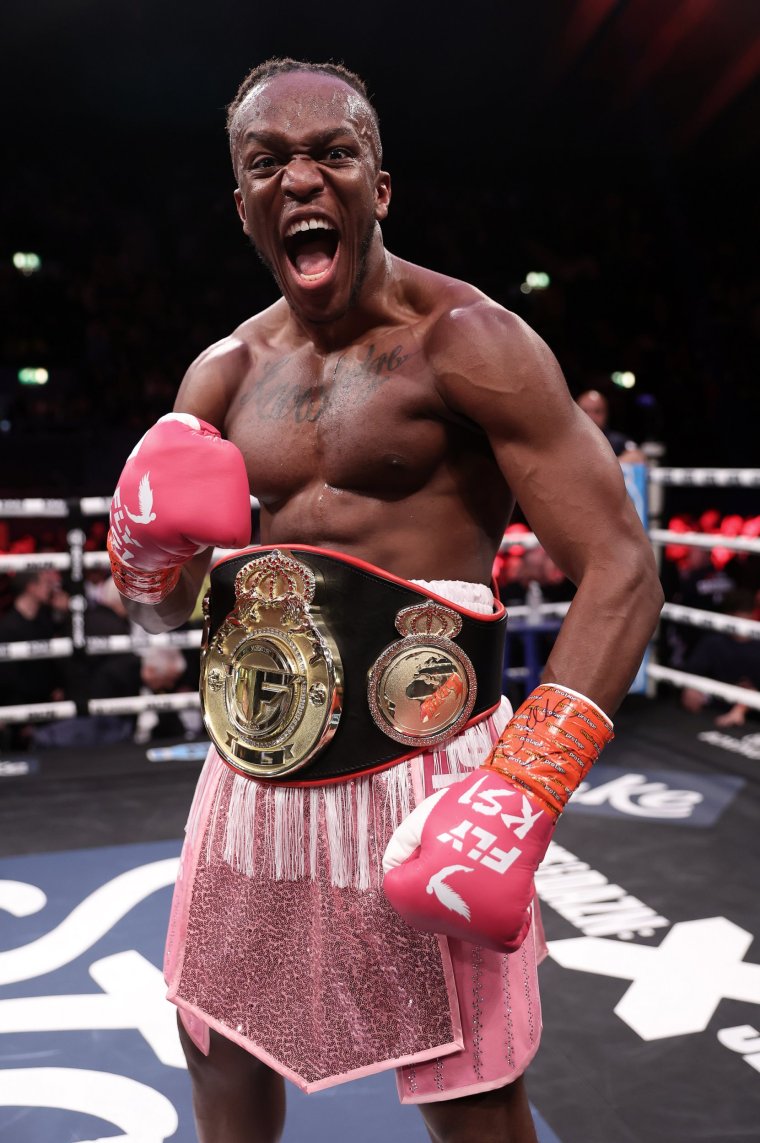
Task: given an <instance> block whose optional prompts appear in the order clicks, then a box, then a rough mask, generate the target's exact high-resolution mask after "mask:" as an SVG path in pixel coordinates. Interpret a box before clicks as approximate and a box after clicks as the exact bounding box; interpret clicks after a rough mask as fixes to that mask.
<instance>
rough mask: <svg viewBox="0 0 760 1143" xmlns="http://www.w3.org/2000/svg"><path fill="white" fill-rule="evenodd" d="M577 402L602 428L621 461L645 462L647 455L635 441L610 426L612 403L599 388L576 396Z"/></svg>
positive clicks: (598, 426)
mask: <svg viewBox="0 0 760 1143" xmlns="http://www.w3.org/2000/svg"><path fill="white" fill-rule="evenodd" d="M575 403H576V405H577V406H578V408H580V409H582V410H583V412H584V413H585V414H586V416H587V417H590V418H591V420H592V421H593V422H594V424H595V425H596V426H597V428H599V429H601V431H602V432H603V433H604V435H605V437H606V438H607V440H608V441H609V443H610V445H611V446H612V451H613V452H614V454H615V456H616V457H617V458H618V460H619V461H620V462H621V463H624V462H625V463H627V464H644V463H645V462H646V457H645V456H644V453H643V452H642V451H641V449H640V448H639V446H638V445H637V444H636V442H635V441H631V440H628V438H627V437H626V435H625V433H620V432H618V431H617V429H611V428H609V427H608V421H609V416H610V404H609V401H608V400H607V398H606V397H605V396H604V394H603V393H600V392H599V390H598V389H587V390H586V391H585V392H584V393H581V394H580V396H579V397H576V399H575Z"/></svg>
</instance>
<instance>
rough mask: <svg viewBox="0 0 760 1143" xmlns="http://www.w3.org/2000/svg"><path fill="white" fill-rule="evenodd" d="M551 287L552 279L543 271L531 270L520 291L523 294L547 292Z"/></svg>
mask: <svg viewBox="0 0 760 1143" xmlns="http://www.w3.org/2000/svg"><path fill="white" fill-rule="evenodd" d="M550 285H551V278H550V277H549V275H548V274H546V273H544V271H543V270H530V271H529V272H528V273H527V274H526V275H525V281H524V282H523V283H522V284H521V285H520V291H521V293H523V294H530V293H532V292H533V290H546V289H548V288H549V286H550Z"/></svg>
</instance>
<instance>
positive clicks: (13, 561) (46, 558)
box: [0, 552, 111, 572]
mask: <svg viewBox="0 0 760 1143" xmlns="http://www.w3.org/2000/svg"><path fill="white" fill-rule="evenodd" d="M82 562H83V564H84V566H85V567H86V568H110V566H111V562H110V560H109V558H108V552H84V553H83V556H82ZM70 567H71V556H70V555H69V553H68V552H25V553H24V554H23V555H21V554H19V555H9V554H8V553H7V552H3V553H2V554H0V572H17V571H35V570H37V571H43V570H45V569H47V568H56V569H57V570H58V571H68V569H69V568H70Z"/></svg>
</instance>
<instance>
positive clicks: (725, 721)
mask: <svg viewBox="0 0 760 1143" xmlns="http://www.w3.org/2000/svg"><path fill="white" fill-rule="evenodd" d="M754 604H755V600H754V596H753V593H752V592H751V591H745V590H743V589H737V590H736V591H732V592H730V593H729V595H728V596H727V597H726V601H725V610H726V613H727V614H728V615H735V616H737V617H738V618H740V619H752V618H753V616H754ZM684 670H686V671H687V672H688V673H689V674H692V675H701V676H702V677H703V678H710V679H717V680H718V681H719V682H722V683H730V684H732V685H733V686H738V687H748V688H750V689H751V690H760V643H759V642H758V641H757V640H755V639H750V638H748V637H747V636H746V635H733V634H728V633H725V632H722V631H709V632H706V633H705V634H703V635H702V636H701V637H700V638H699V639H698V640H697V643H696V645H695V647H694V650H693V651H692V652H691V654H690V655H689V657H688V658H687V660H686V662H685V664H684ZM709 702H710V697H709V695H706V694H703V693H702V692H701V691H698V690H695V689H694V688H692V687H685V688H684V689H683V691H682V692H681V704H682V706H683V707H684V709H685V710H688V711H690V712H691V713H692V714H695V713H697V712H698V711H701V710H702V709H703V708H704V707H705V706H707V704H708V703H709ZM746 718H747V707H746V706H745V705H744V704H743V703H735V704H734V705H733V706H732V707H730V709H729V710H727V711H726V712H725V713H723V714H720V715H718V717H717V718H716V719H715V722H716V725H717V726H724V727H725V726H743V725H744V722H745V721H746Z"/></svg>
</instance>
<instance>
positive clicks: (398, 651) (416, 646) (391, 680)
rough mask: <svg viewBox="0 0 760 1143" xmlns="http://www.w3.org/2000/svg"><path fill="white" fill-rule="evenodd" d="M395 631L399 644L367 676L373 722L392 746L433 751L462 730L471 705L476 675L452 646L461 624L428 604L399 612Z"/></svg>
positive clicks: (446, 610)
mask: <svg viewBox="0 0 760 1143" xmlns="http://www.w3.org/2000/svg"><path fill="white" fill-rule="evenodd" d="M395 625H396V630H397V631H398V633H399V635H401V636H403V638H401V639H399V640H397V641H396V642H395V643H391V644H390V646H388V647H386V648H385V650H384V651H383V652H382V653H381V654H380V655H379V656H378V658H377V660H376V661H375V663H374V664H373V665H372V667H371V669H370V672H369V681H368V687H367V698H368V701H369V706H370V710H371V712H372V717H373V719H374V720H375V723H376V724H377V726H379V728H380V729H381V730H382V731H383V733H384V734H387V735H388V737H389V738H393V739H394V740H395V741H396V742H403V743H405V744H406V745H407V746H419V747H423V748H425V747H430V746H437V745H439V744H440V743H442V742H444V741H447V740H449V739H450V738H452V737H453V736H454V735H455V734H457V733H458V732H459V731H460V730H461V729H462V727H463V726H464V725H465V723H466V722H467V719H468V718H469V717H470V714H471V713H472V709H473V707H474V705H475V698H476V694H477V684H476V680H475V669H474V667H473V665H472V663H471V661H470V659H469V657H468V656H467V654H466V653H465V652H464V651H463V650H462V648H461V647H459V646H458V645H457V644H456V643H455V642H454V639H455V638H456V636H457V635H458V634H459V632H460V631H461V629H462V618H461V616H460V615H458V614H457V612H456V611H452V610H451V608H448V607H444V606H443V604H440V603H437V602H436V601H435V600H432V599H431V600H427V601H426V602H425V603H419V604H414V605H413V606H412V607H405V608H403V609H402V610H401V611H399V612H398V614H397V615H396V620H395Z"/></svg>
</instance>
